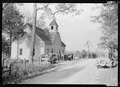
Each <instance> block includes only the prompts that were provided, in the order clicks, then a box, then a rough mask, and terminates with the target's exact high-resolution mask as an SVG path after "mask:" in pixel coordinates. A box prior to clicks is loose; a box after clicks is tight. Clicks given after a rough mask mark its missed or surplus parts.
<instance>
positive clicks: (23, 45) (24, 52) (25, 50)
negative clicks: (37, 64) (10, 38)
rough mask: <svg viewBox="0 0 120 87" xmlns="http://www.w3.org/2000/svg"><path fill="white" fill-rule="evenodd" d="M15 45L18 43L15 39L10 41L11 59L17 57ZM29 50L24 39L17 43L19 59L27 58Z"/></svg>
mask: <svg viewBox="0 0 120 87" xmlns="http://www.w3.org/2000/svg"><path fill="white" fill-rule="evenodd" d="M17 45H18V44H17V42H16V41H14V42H13V43H12V47H11V48H12V49H11V58H12V59H16V58H17ZM20 49H22V55H20ZM29 51H30V49H29V48H28V47H27V46H26V39H25V40H24V41H23V42H21V43H19V50H18V57H19V58H20V59H29V58H28V55H29Z"/></svg>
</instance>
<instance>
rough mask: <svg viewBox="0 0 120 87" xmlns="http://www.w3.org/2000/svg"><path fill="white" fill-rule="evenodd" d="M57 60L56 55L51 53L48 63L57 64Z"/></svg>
mask: <svg viewBox="0 0 120 87" xmlns="http://www.w3.org/2000/svg"><path fill="white" fill-rule="evenodd" d="M57 59H58V55H57V54H56V53H51V54H50V58H49V59H48V62H50V63H51V64H55V63H56V62H57Z"/></svg>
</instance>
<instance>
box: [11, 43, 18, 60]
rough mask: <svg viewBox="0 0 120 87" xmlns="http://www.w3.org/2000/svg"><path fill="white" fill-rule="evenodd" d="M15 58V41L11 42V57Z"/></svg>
mask: <svg viewBox="0 0 120 87" xmlns="http://www.w3.org/2000/svg"><path fill="white" fill-rule="evenodd" d="M15 58H17V42H13V43H12V46H11V59H15Z"/></svg>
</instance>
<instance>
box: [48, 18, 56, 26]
mask: <svg viewBox="0 0 120 87" xmlns="http://www.w3.org/2000/svg"><path fill="white" fill-rule="evenodd" d="M51 25H56V26H58V24H57V22H56V21H55V19H53V20H52V21H51V23H50V24H49V26H51Z"/></svg>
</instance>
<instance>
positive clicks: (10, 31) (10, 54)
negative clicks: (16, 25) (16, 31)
mask: <svg viewBox="0 0 120 87" xmlns="http://www.w3.org/2000/svg"><path fill="white" fill-rule="evenodd" d="M11 45H12V31H10V48H9V53H10V54H9V57H10V60H11V47H12V46H11ZM9 75H10V76H11V63H10V67H9Z"/></svg>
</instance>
